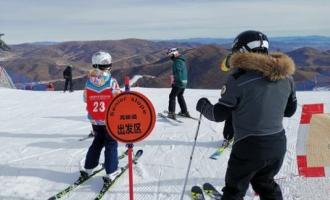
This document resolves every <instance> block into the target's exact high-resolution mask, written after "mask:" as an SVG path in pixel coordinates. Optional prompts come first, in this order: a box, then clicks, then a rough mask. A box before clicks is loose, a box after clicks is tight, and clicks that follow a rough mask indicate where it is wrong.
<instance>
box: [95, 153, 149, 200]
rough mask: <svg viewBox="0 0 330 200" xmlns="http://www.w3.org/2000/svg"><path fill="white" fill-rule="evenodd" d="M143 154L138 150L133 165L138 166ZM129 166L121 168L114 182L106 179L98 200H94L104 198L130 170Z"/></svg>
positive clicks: (97, 197)
mask: <svg viewBox="0 0 330 200" xmlns="http://www.w3.org/2000/svg"><path fill="white" fill-rule="evenodd" d="M142 154H143V150H141V149H140V150H138V151H137V152H136V153H135V156H134V158H133V164H136V163H137V161H138V159H139V158H140V157H141V156H142ZM128 167H129V165H128V164H126V165H125V166H124V167H123V168H121V172H120V173H119V174H118V175H117V176H116V178H115V179H114V180H112V181H106V180H105V179H103V180H104V184H103V186H102V188H101V190H100V191H99V193H98V194H97V196H96V198H95V199H94V200H100V199H102V198H103V196H104V195H105V193H106V192H107V191H108V190H109V189H110V188H111V186H112V185H113V184H114V183H115V182H116V180H118V178H119V177H121V176H122V175H123V174H124V173H125V171H126V170H127V169H128Z"/></svg>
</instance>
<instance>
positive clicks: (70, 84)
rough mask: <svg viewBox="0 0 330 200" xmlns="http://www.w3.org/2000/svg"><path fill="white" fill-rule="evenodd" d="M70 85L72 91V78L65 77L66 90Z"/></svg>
mask: <svg viewBox="0 0 330 200" xmlns="http://www.w3.org/2000/svg"><path fill="white" fill-rule="evenodd" d="M68 86H69V90H70V91H71V92H72V91H73V86H72V78H66V79H65V83H64V92H65V91H67V90H68Z"/></svg>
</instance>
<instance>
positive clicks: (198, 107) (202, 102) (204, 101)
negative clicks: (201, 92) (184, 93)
mask: <svg viewBox="0 0 330 200" xmlns="http://www.w3.org/2000/svg"><path fill="white" fill-rule="evenodd" d="M210 104H211V102H210V101H209V100H208V99H207V98H205V97H203V98H200V99H199V100H198V102H197V105H196V110H197V111H198V112H203V111H204V110H205V108H206V106H207V105H210Z"/></svg>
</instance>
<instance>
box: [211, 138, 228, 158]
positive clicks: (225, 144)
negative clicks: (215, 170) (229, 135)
mask: <svg viewBox="0 0 330 200" xmlns="http://www.w3.org/2000/svg"><path fill="white" fill-rule="evenodd" d="M231 144H232V143H231V142H228V141H227V142H225V141H224V142H223V143H222V145H221V146H220V147H218V148H217V149H216V151H215V152H214V153H213V154H211V156H210V158H211V159H213V160H217V159H218V158H219V157H220V156H221V154H222V153H223V152H224V151H225V150H226V149H227V148H228V147H230V146H231Z"/></svg>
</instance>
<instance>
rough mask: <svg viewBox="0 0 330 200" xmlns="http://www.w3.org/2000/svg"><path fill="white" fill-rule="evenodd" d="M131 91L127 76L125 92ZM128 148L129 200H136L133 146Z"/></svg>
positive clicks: (130, 145) (129, 145)
mask: <svg viewBox="0 0 330 200" xmlns="http://www.w3.org/2000/svg"><path fill="white" fill-rule="evenodd" d="M128 91H130V86H129V77H128V76H125V92H128ZM126 146H127V148H128V179H129V199H130V200H134V191H133V144H127V145H126Z"/></svg>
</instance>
